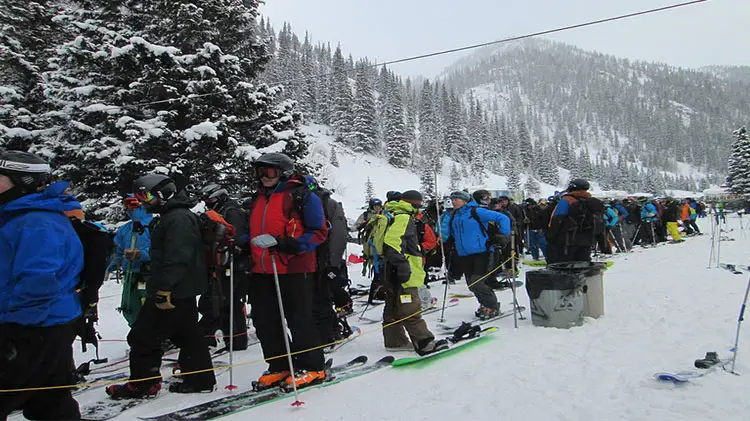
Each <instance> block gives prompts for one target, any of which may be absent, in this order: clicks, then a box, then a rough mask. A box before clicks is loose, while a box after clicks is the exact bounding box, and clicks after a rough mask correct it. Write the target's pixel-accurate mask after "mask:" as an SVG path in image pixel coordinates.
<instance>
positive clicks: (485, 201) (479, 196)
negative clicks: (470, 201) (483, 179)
mask: <svg viewBox="0 0 750 421" xmlns="http://www.w3.org/2000/svg"><path fill="white" fill-rule="evenodd" d="M472 197H473V198H474V201H475V202H477V203H479V204H480V205H484V206H487V205H489V204H490V198H491V196H490V192H488V191H487V190H477V191H475V192H474V193H472Z"/></svg>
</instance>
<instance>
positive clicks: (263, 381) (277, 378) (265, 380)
mask: <svg viewBox="0 0 750 421" xmlns="http://www.w3.org/2000/svg"><path fill="white" fill-rule="evenodd" d="M291 374H292V373H291V372H289V370H283V371H278V372H274V373H272V372H270V371H265V372H263V375H262V376H260V378H259V379H258V380H257V381H254V382H253V390H255V391H260V390H265V389H268V388H271V387H274V386H278V385H280V384H281V383H282V382H283V381H284V380H287V379H289V377H290V375H291Z"/></svg>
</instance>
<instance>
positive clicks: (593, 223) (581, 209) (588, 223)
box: [563, 196, 604, 233]
mask: <svg viewBox="0 0 750 421" xmlns="http://www.w3.org/2000/svg"><path fill="white" fill-rule="evenodd" d="M566 197H570V198H572V199H573V202H572V203H571V204H570V208H569V209H568V218H567V223H565V224H564V225H563V227H564V229H565V231H575V232H576V233H580V232H588V231H591V232H596V231H597V230H598V229H600V228H604V227H603V224H604V220H603V218H596V217H595V216H594V213H593V212H591V208H590V207H589V199H579V198H577V197H573V196H566Z"/></svg>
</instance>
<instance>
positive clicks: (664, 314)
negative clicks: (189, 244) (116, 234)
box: [12, 176, 750, 421]
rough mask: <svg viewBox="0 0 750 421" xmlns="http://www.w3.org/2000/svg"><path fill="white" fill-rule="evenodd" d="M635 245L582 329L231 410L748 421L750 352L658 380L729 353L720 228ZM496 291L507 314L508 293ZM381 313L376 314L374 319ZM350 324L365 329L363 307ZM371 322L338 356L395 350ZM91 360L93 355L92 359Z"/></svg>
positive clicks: (109, 321)
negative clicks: (700, 371)
mask: <svg viewBox="0 0 750 421" xmlns="http://www.w3.org/2000/svg"><path fill="white" fill-rule="evenodd" d="M392 180H394V182H395V181H396V180H397V177H396V176H393V178H392ZM382 188H387V187H385V186H383V187H381V188H380V189H382ZM729 222H730V224H729V228H731V229H733V231H731V232H729V233H728V234H727V235H728V236H730V237H733V238H735V239H736V240H735V241H728V242H722V245H721V256H722V259H721V261H722V262H726V263H737V264H743V265H748V264H750V258H748V257H747V252H746V251H747V249H748V245H750V239H749V238H750V230H740V229H739V220H738V219H735V218H730V221H729ZM747 222H748V221H745V223H746V224H747ZM699 225H701V227H702V229H703V231H704V232H710V227H709V224H708V223H707V220H705V219H703V220H700V221H699ZM637 249H638V250H637V251H636V252H634V253H632V254H629V255H628V256H626V257H623V258H619V259H617V263H616V264H615V266H614V267H613V268H611V269H610V270H609V271H608V272H606V273H605V284H606V315H605V316H604V317H602V318H600V319H598V320H593V319H587V320H586V323H585V324H584V325H583V326H582V327H577V328H573V329H570V330H557V329H549V328H539V327H534V326H532V324H531V321H530V320H524V321H519V328H518V329H513V321H512V319H511V318H507V319H503V320H501V321H499V322H497V323H495V325H497V326H498V327H499V328H500V332H499V333H498V334H496V335H495V337H494V338H493V339H491V340H489V341H488V342H487V343H485V344H483V345H479V346H477V347H473V348H471V349H470V350H466V351H464V352H462V353H459V354H456V355H454V356H451V357H447V358H444V359H441V360H438V361H436V362H435V363H433V364H430V365H427V366H424V367H422V368H409V369H398V370H397V369H388V370H384V371H381V372H378V373H375V374H372V375H368V376H365V377H361V378H359V379H354V380H351V381H347V382H345V383H341V384H339V385H334V386H332V387H328V388H325V389H320V390H313V391H309V392H306V393H305V394H304V395H302V396H303V400H304V401H305V402H306V405H304V406H303V407H302V408H301V409H293V408H292V407H291V406H289V404H290V403H291V400H286V401H281V402H276V403H272V404H269V405H266V406H262V407H259V408H256V409H253V410H249V411H246V412H243V413H240V414H237V415H234V416H231V417H228V418H227V419H229V420H244V419H286V418H287V417H294V419H296V420H298V421H325V420H350V419H358V420H360V421H366V420H377V421H382V420H407V419H408V420H423V419H430V420H443V419H445V420H456V419H527V420H535V421H547V420H550V421H552V420H555V421H564V420H571V421H578V420H689V421H699V420H700V421H702V420H725V421H734V420H736V421H740V420H747V419H748V414H750V403H748V401H747V396H748V393H750V351H747V352H745V351H741V352H740V353H739V360H738V368H737V371H739V372H740V373H748V374H746V375H744V376H734V375H731V374H727V373H724V372H717V373H715V374H712V375H710V376H708V377H705V378H702V379H699V380H697V381H695V382H693V383H691V384H686V385H683V386H681V387H675V386H672V385H671V384H662V383H658V382H656V381H655V380H653V379H652V378H651V375H652V374H653V373H654V372H656V371H664V370H668V371H671V370H682V369H690V368H691V367H692V363H693V360H694V359H696V358H700V357H702V356H703V353H704V352H706V351H718V352H719V353H720V354H723V355H726V354H727V351H728V349H729V348H730V347H731V346H732V343H733V340H734V333H735V328H736V320H737V314H738V311H739V306H740V304H741V300H742V295H743V293H744V289H745V283H746V282H747V276H748V275H747V272H745V273H744V274H743V275H741V276H740V275H733V274H731V273H730V272H728V271H726V270H723V269H707V268H706V266H707V263H708V256H709V250H710V235H704V236H702V237H694V238H690V239H688V241H687V242H686V243H683V244H678V245H664V246H660V247H658V248H656V249H650V250H640V249H639V248H637ZM350 274H351V276H352V278H353V280H354V283H355V284H356V283H358V282H361V277H360V275H359V267H358V266H353V267H350ZM119 287H120V285H118V284H116V283H114V282H112V281H110V282H108V283H106V284H105V286H104V287H103V291H102V301H101V304H100V306H101V307H100V308H101V310H100V312H101V319H102V322H101V323H102V325H101V326H100V330H101V332H102V335H103V337H104V338H105V339H106V340H118V339H120V340H121V339H122V338H124V337H125V335H126V332H127V327H126V326H125V323H124V321H123V319H122V317H121V316H120V315H118V314H117V313H116V312H115V311H114V307H116V306H118V305H119V296H118V291H119ZM451 291H452V292H465V291H466V287H465V285H463V284H459V285H457V286H455V287H452V288H451ZM441 293H442V291H441V290H440V287H437V286H436V287H433V294H435V295H439V294H441ZM498 294H499V297H500V302H501V303H502V305H503V308H504V309H505V310H506V311H507V310H508V309H509V306H508V303H509V302H510V301H511V293H510V292H509V291H504V292H499V293H498ZM519 294H520V295H519V301H520V302H521V304H523V305H527V306H528V299H527V297H526V294H525V291H524V290H523V288H521V289H519ZM475 308H476V302H475V300H473V299H462V300H461V303H460V305H459V306H458V307H454V308H451V309H448V310H447V319H448V320H449V321H451V322H458V321H460V320H462V319H468V318H469V317H471V314H472V313H473V311H474V309H475ZM378 311H379V310H373V311H372V314H371V315H370V316H373V317H377V316H378V315H377V313H378ZM527 316H528V314H527ZM437 318H438V315H437V314H432V315H429V316H426V320H427V321H428V324H429V325H430V326H431V327H434V326H435V324H436V319H437ZM350 322H351V323H352V324H356V323H357V322H356V316H353V317H352V318H350ZM362 330H363V331H364V334H363V336H361V337H360V338H359V339H357V340H355V341H354V342H352V343H350V344H348V345H346V346H344V347H343V348H342V349H341V350H339V351H338V352H336V353H335V354H333V357H334V358H335V360H336V361H339V362H342V361H345V360H348V359H349V358H351V357H353V356H356V355H360V354H367V355H369V356H370V358H371V359H377V358H379V357H380V356H383V355H385V354H386V352H385V350H384V349H383V346H382V337H381V333H380V329H379V326H378V325H377V324H375V325H362ZM435 331H436V332H437V330H435ZM126 347H127V345H126V344H125V343H124V342H105V343H104V344H103V345H102V350H101V351H102V355H103V356H109V357H117V356H120V355H123V353H124V351H125V349H126ZM743 347H744V348H743ZM740 348H741V349H745V350H747V349H750V326H745V328H744V331H743V332H742V335H741V339H740ZM77 354H78V355H77V361H79V362H80V361H82V360H83V357H82V356H81V355H80V352H79V350H77ZM403 355H408V354H403ZM92 356H93V352H91V351H89V353H88V354H87V357H88V358H91V357H92ZM235 361H236V362H239V364H240V366H238V367H237V368H236V369H235V383H236V384H237V385H238V386H239V387H240V390H246V389H247V388H248V387H249V384H250V381H251V380H254V379H255V378H256V377H257V376H258V375H259V374H260V373H261V371H262V370H264V369H265V365H264V364H263V363H262V362H261V354H260V349H259V347H258V346H254V347H252V348H251V349H249V350H248V351H243V352H238V353H236V356H235ZM227 382H228V376H227V375H226V374H223V375H222V376H220V377H219V384H220V385H221V386H222V388H223V386H225V385H226V384H227ZM227 393H230V392H226V391H224V390H219V391H216V392H214V393H212V394H209V395H197V396H179V395H169V394H167V395H166V396H164V397H162V398H160V399H158V400H156V401H154V402H153V403H150V404H147V405H144V406H141V407H139V408H137V409H133V410H131V411H128V412H126V413H124V414H123V415H122V416H120V417H118V419H120V420H130V419H134V417H136V416H146V415H155V414H159V413H163V412H166V411H169V410H174V409H178V408H180V407H184V406H187V405H191V404H195V403H198V402H203V401H208V400H212V399H215V398H217V397H220V396H223V395H225V394H227ZM103 397H104V392H103V390H101V389H100V390H98V391H91V392H87V393H85V394H83V395H82V396H80V397H79V401H80V402H82V403H85V402H91V401H94V400H97V399H101V398H103ZM12 419H18V418H12Z"/></svg>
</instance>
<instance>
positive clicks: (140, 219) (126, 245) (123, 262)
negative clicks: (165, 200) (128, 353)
mask: <svg viewBox="0 0 750 421" xmlns="http://www.w3.org/2000/svg"><path fill="white" fill-rule="evenodd" d="M122 203H123V205H124V206H125V213H126V214H127V215H128V218H130V221H128V222H126V223H125V224H124V225H122V226H121V227H120V228H118V229H117V234H115V252H114V254H113V256H112V263H110V265H109V269H108V271H109V272H114V271H116V270H118V269H122V273H123V283H122V299H121V300H120V311H121V312H122V316H123V317H124V318H125V321H127V322H128V326H130V327H133V323H135V320H136V319H137V318H138V313H139V312H140V310H141V307H142V306H143V302H144V301H145V300H146V281H145V279H144V276H143V275H144V273H145V270H144V269H145V267H144V266H146V265H147V264H148V262H149V261H150V260H151V257H150V256H149V249H150V248H151V233H150V232H149V230H148V229H147V228H148V225H149V224H150V223H151V220H152V219H153V218H154V216H153V215H151V214H149V213H148V212H146V209H145V208H144V207H143V206H142V205H141V203H140V202H139V201H138V199H136V198H135V197H131V196H128V197H126V198H125V199H124V200H123V202H122Z"/></svg>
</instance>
